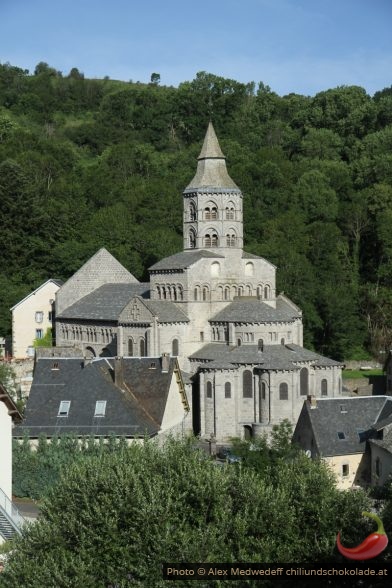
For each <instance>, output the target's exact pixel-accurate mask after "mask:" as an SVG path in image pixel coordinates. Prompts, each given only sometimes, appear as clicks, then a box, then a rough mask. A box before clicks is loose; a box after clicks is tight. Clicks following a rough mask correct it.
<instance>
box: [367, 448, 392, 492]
mask: <svg viewBox="0 0 392 588" xmlns="http://www.w3.org/2000/svg"><path fill="white" fill-rule="evenodd" d="M370 446H371V449H370V451H371V482H372V485H373V486H382V485H383V484H385V482H386V481H387V480H388V479H389V478H390V476H391V472H392V452H391V451H388V450H387V449H384V448H383V447H379V446H378V445H375V444H374V443H371V444H370ZM377 460H378V466H377Z"/></svg>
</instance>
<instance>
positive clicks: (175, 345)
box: [172, 339, 178, 357]
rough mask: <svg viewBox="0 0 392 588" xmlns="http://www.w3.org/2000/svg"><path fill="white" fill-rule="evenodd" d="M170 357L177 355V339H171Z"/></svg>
mask: <svg viewBox="0 0 392 588" xmlns="http://www.w3.org/2000/svg"><path fill="white" fill-rule="evenodd" d="M172 355H173V356H174V357H177V355H178V339H173V341H172Z"/></svg>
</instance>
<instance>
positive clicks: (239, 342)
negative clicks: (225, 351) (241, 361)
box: [237, 339, 242, 347]
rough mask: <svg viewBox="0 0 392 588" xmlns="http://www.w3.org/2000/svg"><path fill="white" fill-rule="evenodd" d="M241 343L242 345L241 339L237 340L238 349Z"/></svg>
mask: <svg viewBox="0 0 392 588" xmlns="http://www.w3.org/2000/svg"><path fill="white" fill-rule="evenodd" d="M241 343H242V341H241V339H237V345H238V347H241Z"/></svg>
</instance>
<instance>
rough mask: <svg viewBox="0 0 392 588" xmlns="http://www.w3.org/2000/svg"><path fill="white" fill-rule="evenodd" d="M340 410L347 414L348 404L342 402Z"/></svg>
mask: <svg viewBox="0 0 392 588" xmlns="http://www.w3.org/2000/svg"><path fill="white" fill-rule="evenodd" d="M340 412H341V413H342V414H346V413H347V408H346V405H345V404H341V405H340Z"/></svg>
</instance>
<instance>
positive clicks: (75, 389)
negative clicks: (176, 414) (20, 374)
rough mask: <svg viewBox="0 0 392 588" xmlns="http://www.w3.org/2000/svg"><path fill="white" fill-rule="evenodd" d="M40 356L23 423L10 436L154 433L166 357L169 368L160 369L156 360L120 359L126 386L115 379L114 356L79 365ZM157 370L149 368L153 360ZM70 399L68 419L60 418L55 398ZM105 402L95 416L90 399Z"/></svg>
mask: <svg viewBox="0 0 392 588" xmlns="http://www.w3.org/2000/svg"><path fill="white" fill-rule="evenodd" d="M55 361H56V365H58V369H53V366H54V361H53V359H40V360H39V361H38V362H37V364H36V368H35V372H34V380H33V384H32V387H31V391H30V395H29V398H28V401H27V405H26V409H25V420H24V423H23V425H20V426H18V427H15V428H14V431H13V435H14V437H20V436H23V434H24V433H26V432H27V433H28V435H29V436H30V437H38V436H39V435H40V434H44V435H47V436H53V435H55V434H57V435H58V434H64V433H74V434H77V435H94V436H107V435H110V434H115V435H125V436H128V437H134V436H136V437H139V436H144V435H149V436H152V435H155V434H156V433H158V431H159V430H160V426H161V423H162V418H163V414H164V410H165V406H166V401H167V397H168V393H169V387H170V383H171V381H172V375H173V370H174V368H175V366H176V365H177V364H176V360H175V358H170V364H169V370H168V372H162V370H161V358H148V357H142V358H136V357H134V358H133V357H132V358H124V359H123V378H124V382H125V385H124V386H121V388H120V387H118V386H117V385H115V383H114V370H113V367H114V360H108V359H98V360H94V361H93V362H92V363H89V364H87V365H85V366H84V362H83V360H82V359H56V360H55ZM153 363H154V364H155V366H156V368H155V369H152V367H151V366H152V364H153ZM62 400H68V401H70V402H71V404H70V409H69V414H68V416H67V417H59V416H58V411H59V406H60V402H61V401H62ZM98 400H106V413H105V416H103V417H94V412H95V403H96V401H98Z"/></svg>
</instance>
